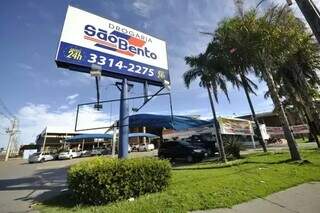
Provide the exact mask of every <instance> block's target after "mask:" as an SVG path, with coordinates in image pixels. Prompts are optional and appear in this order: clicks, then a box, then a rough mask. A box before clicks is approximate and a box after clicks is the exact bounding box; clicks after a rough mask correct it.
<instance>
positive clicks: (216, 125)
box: [207, 85, 227, 163]
mask: <svg viewBox="0 0 320 213" xmlns="http://www.w3.org/2000/svg"><path fill="white" fill-rule="evenodd" d="M207 91H208V96H209V100H210V105H211V110H212V115H213V126H214V128H215V130H216V139H217V142H218V147H219V154H220V159H221V160H222V161H223V162H224V163H226V162H227V157H226V153H225V152H224V145H223V141H222V137H221V131H220V124H219V122H218V119H217V115H216V110H215V108H214V103H213V99H212V95H211V91H210V88H209V85H208V86H207Z"/></svg>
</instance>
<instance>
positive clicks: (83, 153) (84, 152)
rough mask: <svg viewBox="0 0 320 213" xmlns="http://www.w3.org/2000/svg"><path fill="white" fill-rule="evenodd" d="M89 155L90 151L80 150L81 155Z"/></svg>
mask: <svg viewBox="0 0 320 213" xmlns="http://www.w3.org/2000/svg"><path fill="white" fill-rule="evenodd" d="M89 156H91V152H90V151H89V150H83V151H81V157H89Z"/></svg>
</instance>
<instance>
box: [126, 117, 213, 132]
mask: <svg viewBox="0 0 320 213" xmlns="http://www.w3.org/2000/svg"><path fill="white" fill-rule="evenodd" d="M172 118H173V119H172ZM172 118H171V116H170V115H155V114H136V115H131V116H130V118H129V125H130V127H144V126H147V127H149V128H166V129H176V130H179V129H187V128H192V127H199V126H204V125H208V124H210V122H209V121H205V120H200V119H197V118H192V117H189V116H179V115H174V116H173V117H172Z"/></svg>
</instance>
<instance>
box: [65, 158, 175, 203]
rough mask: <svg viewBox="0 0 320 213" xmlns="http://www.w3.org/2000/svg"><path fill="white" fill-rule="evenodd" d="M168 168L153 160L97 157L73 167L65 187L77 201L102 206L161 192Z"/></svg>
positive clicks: (169, 175) (168, 166) (168, 176)
mask: <svg viewBox="0 0 320 213" xmlns="http://www.w3.org/2000/svg"><path fill="white" fill-rule="evenodd" d="M170 177H171V165H170V163H169V162H168V161H166V160H158V159H156V158H135V159H125V160H118V159H112V158H106V157H98V158H95V159H92V160H88V161H83V162H80V163H78V164H76V165H73V166H72V167H71V168H70V169H69V171H68V185H69V189H70V190H71V191H72V192H73V196H74V198H75V199H76V200H77V202H81V203H89V204H95V205H98V204H104V203H109V202H113V201H117V200H123V199H128V198H131V197H138V196H139V195H143V194H146V193H151V192H158V191H161V190H163V189H165V188H166V187H167V186H168V184H169V180H170Z"/></svg>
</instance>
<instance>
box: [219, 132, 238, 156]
mask: <svg viewBox="0 0 320 213" xmlns="http://www.w3.org/2000/svg"><path fill="white" fill-rule="evenodd" d="M223 142H224V147H225V151H226V154H227V155H232V156H233V157H234V158H236V159H239V158H240V150H241V143H240V141H239V139H238V138H236V137H228V138H227V139H226V140H223Z"/></svg>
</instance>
